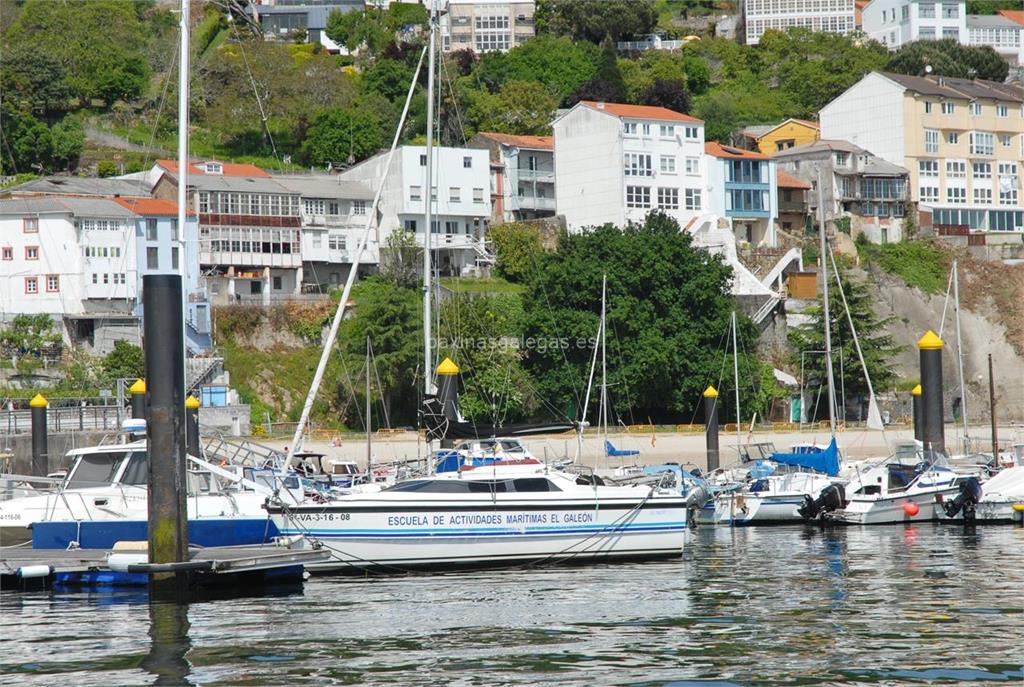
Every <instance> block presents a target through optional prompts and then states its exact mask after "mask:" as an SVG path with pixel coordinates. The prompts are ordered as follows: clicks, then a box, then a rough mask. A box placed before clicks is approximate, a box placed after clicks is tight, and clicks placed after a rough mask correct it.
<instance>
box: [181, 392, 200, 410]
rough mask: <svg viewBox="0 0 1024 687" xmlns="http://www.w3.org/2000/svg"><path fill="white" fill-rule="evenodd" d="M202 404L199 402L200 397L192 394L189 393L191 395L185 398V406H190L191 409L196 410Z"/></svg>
mask: <svg viewBox="0 0 1024 687" xmlns="http://www.w3.org/2000/svg"><path fill="white" fill-rule="evenodd" d="M200 405H201V404H200V403H199V399H198V398H196V397H195V396H193V395H191V394H189V397H188V398H186V399H185V407H186V408H188V409H189V410H195V409H197V408H198V407H199V406H200Z"/></svg>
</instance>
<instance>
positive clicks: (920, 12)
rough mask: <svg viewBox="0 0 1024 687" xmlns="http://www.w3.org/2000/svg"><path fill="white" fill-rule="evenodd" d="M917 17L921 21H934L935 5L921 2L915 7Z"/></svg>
mask: <svg viewBox="0 0 1024 687" xmlns="http://www.w3.org/2000/svg"><path fill="white" fill-rule="evenodd" d="M917 16H919V17H921V18H922V19H934V18H935V5H933V4H932V3H930V2H922V3H921V4H920V5H918V6H917Z"/></svg>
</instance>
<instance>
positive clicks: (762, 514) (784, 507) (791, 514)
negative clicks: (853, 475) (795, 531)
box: [714, 471, 836, 525]
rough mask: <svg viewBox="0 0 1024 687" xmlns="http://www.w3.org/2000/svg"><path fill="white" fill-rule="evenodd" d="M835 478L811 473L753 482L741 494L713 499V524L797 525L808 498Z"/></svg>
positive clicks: (739, 492) (784, 474)
mask: <svg viewBox="0 0 1024 687" xmlns="http://www.w3.org/2000/svg"><path fill="white" fill-rule="evenodd" d="M835 483H836V478H834V477H829V476H828V475H824V474H818V473H813V472H803V471H794V472H784V473H781V474H773V475H768V476H766V477H762V478H760V479H757V480H755V481H754V482H753V483H752V484H750V485H749V486H748V488H747V489H744V490H742V491H723V492H720V493H718V494H716V495H715V516H714V521H715V522H716V523H719V524H725V525H769V524H785V523H798V522H801V521H802V520H803V517H802V516H801V515H800V513H799V509H800V507H801V506H802V505H803V504H804V502H805V501H806V497H807V496H808V495H817V494H820V493H821V491H822V490H823V489H825V488H827V487H829V486H831V485H832V484H835Z"/></svg>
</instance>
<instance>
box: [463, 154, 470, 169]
mask: <svg viewBox="0 0 1024 687" xmlns="http://www.w3.org/2000/svg"><path fill="white" fill-rule="evenodd" d="M462 167H463V169H471V168H472V167H473V158H471V157H469V156H467V157H464V158H462Z"/></svg>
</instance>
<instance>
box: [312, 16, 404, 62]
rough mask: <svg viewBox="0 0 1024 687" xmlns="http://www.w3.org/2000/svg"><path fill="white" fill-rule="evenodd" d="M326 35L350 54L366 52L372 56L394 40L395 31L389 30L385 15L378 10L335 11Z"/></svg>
mask: <svg viewBox="0 0 1024 687" xmlns="http://www.w3.org/2000/svg"><path fill="white" fill-rule="evenodd" d="M326 33H327V37H328V38H330V39H331V40H332V41H334V42H335V43H338V44H339V45H344V46H345V47H346V48H348V50H349V51H350V52H356V51H358V50H366V51H368V52H369V53H370V54H377V53H379V52H380V51H381V50H383V49H384V47H385V46H386V45H387V44H388V43H390V42H392V40H393V38H394V30H393V29H389V28H388V26H387V23H386V22H385V20H384V13H383V12H381V11H380V10H377V9H372V10H365V11H361V10H357V9H351V10H349V11H347V12H342V11H341V10H334V11H333V12H331V14H330V15H329V16H328V17H327V30H326Z"/></svg>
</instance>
